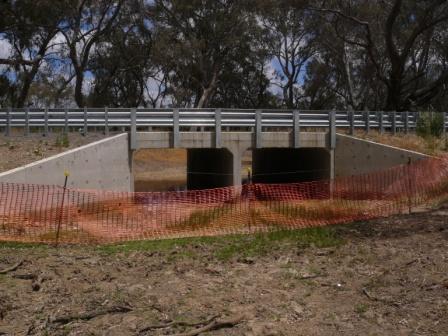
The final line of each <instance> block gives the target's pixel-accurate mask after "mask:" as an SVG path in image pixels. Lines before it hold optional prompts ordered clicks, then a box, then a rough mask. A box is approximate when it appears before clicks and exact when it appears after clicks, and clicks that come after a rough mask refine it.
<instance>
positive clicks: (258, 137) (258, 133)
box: [255, 110, 262, 148]
mask: <svg viewBox="0 0 448 336" xmlns="http://www.w3.org/2000/svg"><path fill="white" fill-rule="evenodd" d="M261 142H262V112H261V110H256V111H255V148H261V146H262V143H261Z"/></svg>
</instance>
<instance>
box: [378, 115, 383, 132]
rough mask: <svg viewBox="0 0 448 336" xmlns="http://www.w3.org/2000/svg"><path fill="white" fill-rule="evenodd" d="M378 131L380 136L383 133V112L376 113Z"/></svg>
mask: <svg viewBox="0 0 448 336" xmlns="http://www.w3.org/2000/svg"><path fill="white" fill-rule="evenodd" d="M378 131H379V132H380V134H383V132H384V112H383V111H379V112H378Z"/></svg>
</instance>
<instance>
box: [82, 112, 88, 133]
mask: <svg viewBox="0 0 448 336" xmlns="http://www.w3.org/2000/svg"><path fill="white" fill-rule="evenodd" d="M83 135H84V136H86V135H87V107H86V106H84V134H83Z"/></svg>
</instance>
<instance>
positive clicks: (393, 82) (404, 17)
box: [314, 0, 448, 111]
mask: <svg viewBox="0 0 448 336" xmlns="http://www.w3.org/2000/svg"><path fill="white" fill-rule="evenodd" d="M314 9H315V10H317V11H319V12H320V13H322V14H324V15H325V17H326V19H327V20H329V21H330V22H331V24H332V25H333V27H334V31H335V33H336V34H337V36H338V38H339V39H341V40H342V41H344V43H346V44H348V45H350V46H352V47H357V48H361V49H362V50H363V52H364V55H365V56H366V57H367V58H368V60H369V64H370V65H371V67H372V69H374V73H375V76H376V78H377V79H378V80H379V81H380V82H381V83H382V85H383V86H384V91H385V93H386V94H385V97H386V98H385V100H384V102H383V106H384V109H386V110H398V111H400V110H406V109H412V108H418V107H421V106H426V105H427V104H430V103H431V101H432V100H433V99H435V98H436V97H437V96H439V95H440V94H441V92H442V89H443V87H444V85H446V84H447V82H448V66H447V65H448V64H447V58H446V54H444V53H443V50H444V49H443V48H444V47H443V46H445V47H446V44H447V39H446V27H447V26H446V24H447V22H448V2H447V1H442V0H428V1H419V0H412V1H403V0H392V1H367V0H357V1H337V0H332V1H325V2H324V4H323V5H321V6H319V7H318V8H314Z"/></svg>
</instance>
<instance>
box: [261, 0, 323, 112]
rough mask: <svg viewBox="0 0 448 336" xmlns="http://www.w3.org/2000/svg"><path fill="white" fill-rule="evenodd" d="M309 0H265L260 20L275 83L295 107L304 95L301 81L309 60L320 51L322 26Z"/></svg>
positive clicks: (285, 99) (289, 104)
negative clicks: (318, 47)
mask: <svg viewBox="0 0 448 336" xmlns="http://www.w3.org/2000/svg"><path fill="white" fill-rule="evenodd" d="M307 2H308V1H303V0H302V1H295V2H294V5H291V2H290V1H284V0H283V1H274V0H268V1H262V2H260V5H259V8H260V20H261V24H262V26H263V28H264V30H265V33H266V39H265V42H266V43H267V46H268V49H269V51H270V54H271V57H272V61H273V66H274V75H275V78H274V84H275V85H277V86H278V87H280V89H281V90H282V93H283V101H284V104H285V106H286V107H288V108H295V107H297V106H298V104H299V100H300V98H301V82H302V77H303V75H304V73H305V69H306V65H307V63H308V62H309V61H310V60H311V59H312V58H313V57H314V56H315V55H316V52H317V44H316V39H317V36H318V34H319V27H318V25H316V24H315V23H316V22H315V21H314V18H313V16H314V14H313V12H311V11H309V10H308V9H307V7H306V5H307Z"/></svg>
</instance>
